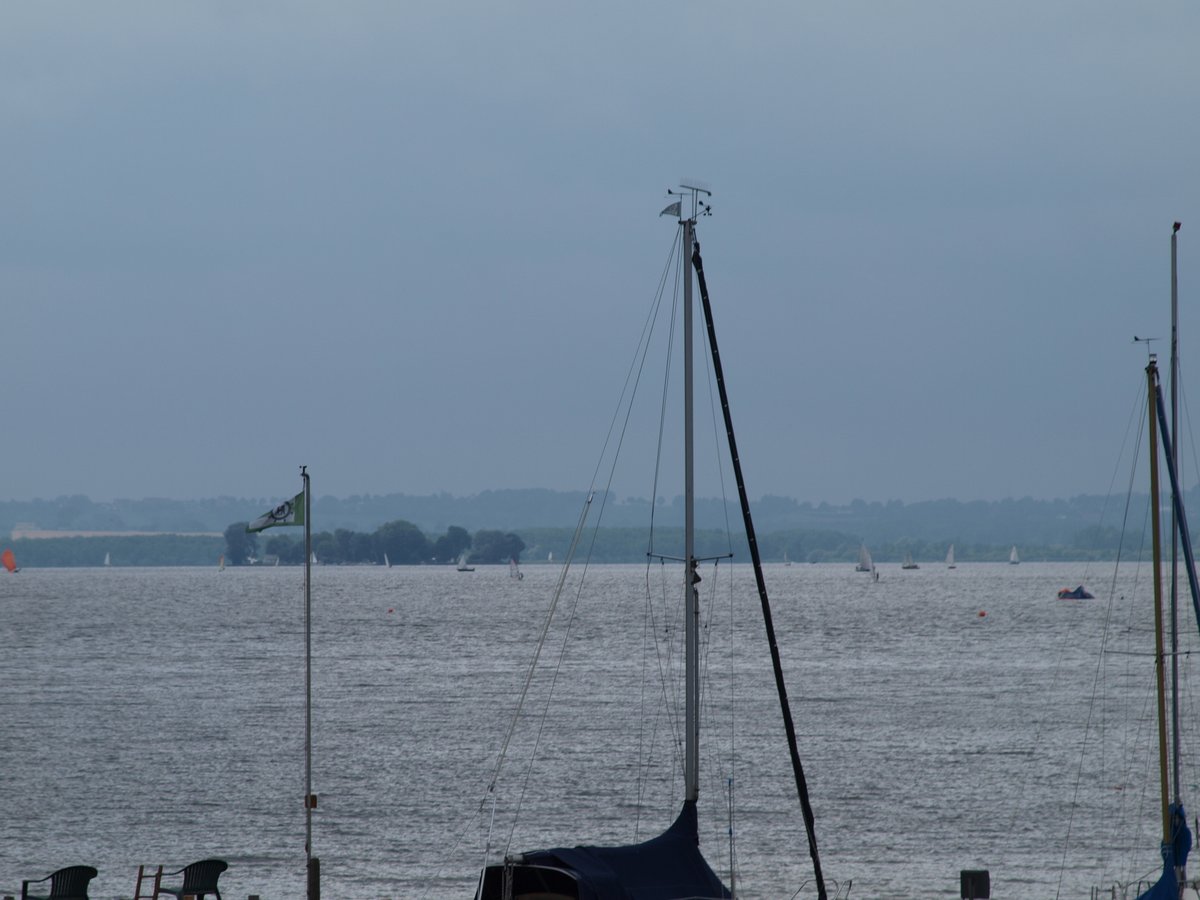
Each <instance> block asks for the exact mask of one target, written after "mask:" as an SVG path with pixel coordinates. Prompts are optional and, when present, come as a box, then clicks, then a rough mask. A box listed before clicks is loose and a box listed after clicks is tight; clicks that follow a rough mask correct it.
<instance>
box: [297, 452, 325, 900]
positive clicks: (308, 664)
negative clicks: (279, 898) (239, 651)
mask: <svg viewBox="0 0 1200 900" xmlns="http://www.w3.org/2000/svg"><path fill="white" fill-rule="evenodd" d="M300 477H301V478H302V479H303V480H304V868H305V872H306V880H307V883H308V900H320V897H321V888H320V862H319V861H318V860H316V859H314V858H313V855H312V811H313V807H314V806H316V801H317V798H316V797H314V796H313V792H312V499H311V498H312V490H311V484H310V482H309V477H308V466H301V467H300Z"/></svg>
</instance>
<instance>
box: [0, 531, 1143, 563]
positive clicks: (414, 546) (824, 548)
mask: <svg viewBox="0 0 1200 900" xmlns="http://www.w3.org/2000/svg"><path fill="white" fill-rule="evenodd" d="M389 524H393V523H389ZM396 524H397V527H395V528H390V529H387V530H386V531H384V533H383V536H382V538H383V540H382V543H380V542H379V537H378V534H377V533H376V534H363V533H361V532H353V531H350V530H348V529H335V530H333V531H323V532H319V533H318V534H315V535H314V536H313V547H314V551H315V552H316V554H317V558H318V560H319V561H320V562H322V563H330V564H335V563H342V564H354V563H371V562H374V563H382V562H383V561H384V560H383V553H387V560H388V562H391V563H393V564H403V565H410V564H420V563H422V562H425V563H430V562H434V561H436V562H438V563H449V562H453V561H454V560H456V559H457V558H458V556H459V555H460V554H461V553H462V552H463V550H469V551H470V554H471V555H470V557H469V559H470V560H471V561H472V562H479V563H499V564H505V563H507V562H508V560H509V559H510V558H515V559H517V560H518V561H522V562H530V563H546V562H556V563H557V562H561V561H562V560H563V559H564V558H565V556H566V554H567V551H568V549H569V547H570V545H571V540H572V537H573V535H574V529H573V528H529V529H522V530H521V533H520V536H518V535H516V534H514V533H511V532H504V531H498V530H491V529H481V530H480V531H477V532H475V533H474V534H473V535H472V534H471V533H470V532H468V531H467V530H466V529H465V528H460V527H458V526H451V527H450V528H448V529H447V530H446V532H445V533H444V534H442V535H440V536H438V537H435V538H433V539H432V540H431V539H430V538H429V537H428V536H426V535H425V534H424V533H423V532H421V530H420V529H418V528H416V526H415V525H412V523H409V522H401V523H396ZM229 529H232V531H233V532H237V531H238V530H239V529H240V534H241V535H245V523H244V522H240V523H236V524H235V525H231V526H229ZM380 530H382V527H381V529H377V532H378V531H380ZM296 531H297V529H288V532H290V533H280V530H279V529H273V530H272V531H271V532H266V533H265V534H266V535H269V536H267V537H265V538H264V536H262V535H260V536H259V538H260V539H261V544H260V541H256V542H255V543H254V545H253V546H252V548H251V550H250V553H249V555H252V556H253V557H254V558H255V559H258V560H259V561H260V562H262V561H263V560H264V559H265V558H269V557H271V556H275V557H277V558H278V559H279V561H280V563H281V564H284V565H299V564H301V563H303V561H304V541H303V537H302V536H301V535H297V534H295V532H296ZM513 539H515V541H514V540H513ZM517 542H519V544H520V549H517ZM1120 542H1121V537H1120V533H1119V532H1118V531H1117V530H1116V529H1111V528H1099V527H1096V528H1093V529H1085V530H1083V531H1081V532H1080V533H1079V535H1078V537H1077V539H1076V540H1075V541H1073V542H1071V543H1069V544H1041V543H1031V542H1017V546H1018V549H1019V551H1020V555H1021V558H1022V559H1023V560H1025V561H1026V562H1034V561H1093V560H1094V561H1101V560H1113V559H1116V557H1117V555H1118V551H1119V552H1120V555H1121V556H1122V557H1123V558H1127V559H1129V558H1136V559H1142V560H1145V559H1147V558H1148V557H1149V552H1150V551H1149V547H1148V546H1143V545H1141V544H1139V545H1138V546H1137V547H1136V548H1132V547H1130V546H1125V547H1124V548H1121V546H1120ZM861 543H863V540H862V538H860V537H859V536H858V535H854V534H851V533H848V532H844V531H836V530H831V529H784V530H781V531H772V532H760V533H759V535H758V545H759V551H760V553H761V555H762V558H763V560H764V561H765V562H772V563H778V562H783V561H785V560H786V561H788V562H792V563H796V564H801V563H850V564H852V563H853V562H854V561H855V560H857V558H858V548H859V546H860V544H861ZM866 543H867V546H868V548H869V549H870V551H871V555H872V557H873V559H874V560H875V562H876V563H880V564H891V563H895V564H899V563H900V562H901V561H902V560H903V559H904V556H905V554H906V553H911V554H912V556H913V559H914V560H915V561H916V562H918V563H920V564H921V565H925V564H930V565H932V564H940V563H941V562H943V561H944V559H945V555H946V549H947V547H948V545H949V544H950V543H954V545H955V556H956V559H957V561H958V562H959V563H972V562H999V561H1003V560H1007V559H1008V552H1009V548H1010V547H1011V546H1012V544H1011V543H1004V544H991V543H984V542H978V541H971V540H964V539H963V538H962V537H961V536H959V535H955V536H953V537H949V536H948V537H946V538H942V539H939V540H928V541H926V540H916V539H912V538H901V539H895V540H868V541H866ZM260 545H261V550H262V552H263V553H264V554H266V556H260V555H259V550H260ZM5 546H8V547H11V548H12V549H13V550H14V552H15V553H16V558H17V563H18V565H20V566H21V567H22V568H54V567H84V566H88V567H97V566H102V565H104V561H105V559H106V558H108V559H110V560H111V564H112V565H113V566H214V567H215V566H216V565H217V564H218V561H219V560H220V559H221V557H222V556H224V557H225V558H226V560H227V562H229V563H230V564H234V563H235V562H236V558H235V557H236V553H238V552H244V551H239V550H237V548H233V551H234V552H231V549H230V548H229V547H228V545H227V543H226V539H225V537H224V536H219V535H211V536H209V535H201V536H194V535H174V534H164V535H136V536H134V535H130V536H119V535H118V536H104V537H67V538H43V539H30V538H23V539H20V540H17V541H10V542H8V543H7V544H5ZM587 546H588V547H589V551H590V556H589V561H591V562H595V563H638V562H644V561H645V560H646V559H647V554H648V552H650V553H655V552H656V553H661V554H664V555H666V556H678V555H679V553H680V550H679V548H680V547H681V546H682V529H676V528H667V529H660V530H659V531H658V532H657V534H656V540H655V544H654V545H653V546H652V545H651V544H650V542H649V531H648V530H647V529H645V528H623V527H621V528H600V529H598V530H597V532H596V534H595V540H594V541H591V540H589V542H588V545H587ZM406 548H407V549H406ZM696 553H697V555H698V556H701V557H706V558H717V557H721V558H724V557H726V556H727V555H729V554H732V557H731V558H732V561H733V562H735V563H738V564H744V563H746V562H747V561H748V560H749V554H748V551H747V548H746V543H745V537H744V535H742V534H732V535H730V534H728V533H726V532H725V531H724V530H717V529H701V530H700V531H698V532H697V535H696ZM375 554H378V555H375ZM273 561H274V560H273V559H272V562H273ZM3 574H4V573H3V572H2V571H0V576H3Z"/></svg>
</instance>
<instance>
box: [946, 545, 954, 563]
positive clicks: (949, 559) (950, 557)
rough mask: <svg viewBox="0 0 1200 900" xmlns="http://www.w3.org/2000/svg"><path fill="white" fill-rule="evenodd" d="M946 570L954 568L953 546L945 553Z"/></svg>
mask: <svg viewBox="0 0 1200 900" xmlns="http://www.w3.org/2000/svg"><path fill="white" fill-rule="evenodd" d="M946 568H947V569H953V568H954V545H953V544H951V545H950V549H949V550H947V551H946Z"/></svg>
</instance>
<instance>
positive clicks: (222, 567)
mask: <svg viewBox="0 0 1200 900" xmlns="http://www.w3.org/2000/svg"><path fill="white" fill-rule="evenodd" d="M104 564H105V565H106V566H107V565H108V554H105V555H104ZM217 571H218V572H224V571H225V554H224V553H222V554H221V556H220V557H219V558H218V559H217Z"/></svg>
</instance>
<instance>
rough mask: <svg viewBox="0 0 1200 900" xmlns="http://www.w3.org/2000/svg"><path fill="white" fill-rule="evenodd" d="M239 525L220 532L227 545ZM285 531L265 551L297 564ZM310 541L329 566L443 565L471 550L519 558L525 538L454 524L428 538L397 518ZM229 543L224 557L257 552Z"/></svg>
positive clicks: (479, 556) (294, 543)
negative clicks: (363, 529) (472, 530)
mask: <svg viewBox="0 0 1200 900" xmlns="http://www.w3.org/2000/svg"><path fill="white" fill-rule="evenodd" d="M245 527H246V523H245V522H242V523H239V524H237V525H230V526H229V528H227V529H226V530H225V537H226V541H227V543H228V542H229V541H230V539H233V540H237V539H239V538H241V537H242V536H244V532H245ZM239 529H240V530H239ZM288 531H289V532H290V533H288V534H279V533H273V534H271V535H270V537H268V538H267V540H266V546H265V552H266V555H267V556H268V557H274V558H276V559H278V560H279V562H281V563H284V564H290V565H295V564H298V563H302V562H304V541H303V539H302V538H300V537H299V536H297V535H296V534H295V530H294V529H288ZM251 537H252V535H251ZM312 545H313V553H315V554H316V556H317V559H318V561H320V562H322V563H330V564H334V565H337V564H345V565H353V564H358V563H382V562H383V561H384V560H385V559H386V560H387V561H388V562H390V563H392V564H393V565H416V564H419V563H426V562H443V563H448V562H453V561H454V560H456V559H458V557H459V556H460V555H461V554H462V553H464V552H471V558H472V560H474V561H477V562H483V563H506V562H508V561H509V559H520V556H521V551H522V550H524V549H525V542H524V541H522V540H521V538H520V537H518V536H517V535H515V534H512V533H511V532H503V531H487V530H482V531H478V532H476V533H475V536H474V538H472V536H471V533H470V532H469V531H467V529H465V528H462V527H460V526H458V525H451V526H450V527H449V528H447V529H446V533H445V534H443V535H441V536H439V537H437V538H435V539H433V540H430V539H429V537H427V536H426V535H425V534H424V532H422V531H421V529H420V528H418V527H417V526H416V525H414V524H413V523H412V522H407V521H405V520H403V519H397V520H395V521H393V522H385V523H384V524H383V525H380V526H379V527H378V528H376V529H375V531H373V532H371V533H369V534H368V533H365V532H361V531H351V530H350V529H348V528H338V529H336V530H335V531H332V532H329V531H321V532H318V533H316V534H314V535H313V536H312ZM229 546H230V558H232V556H233V553H234V552H235V551H236V552H239V553H243V556H242V557H241V558H244V556H245V555H246V554H247V552H248V553H249V554H253V553H254V552H256V550H257V548H254V549H252V550H251V551H245V550H244V549H243V548H241V547H237V546H234V545H233V544H229Z"/></svg>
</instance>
